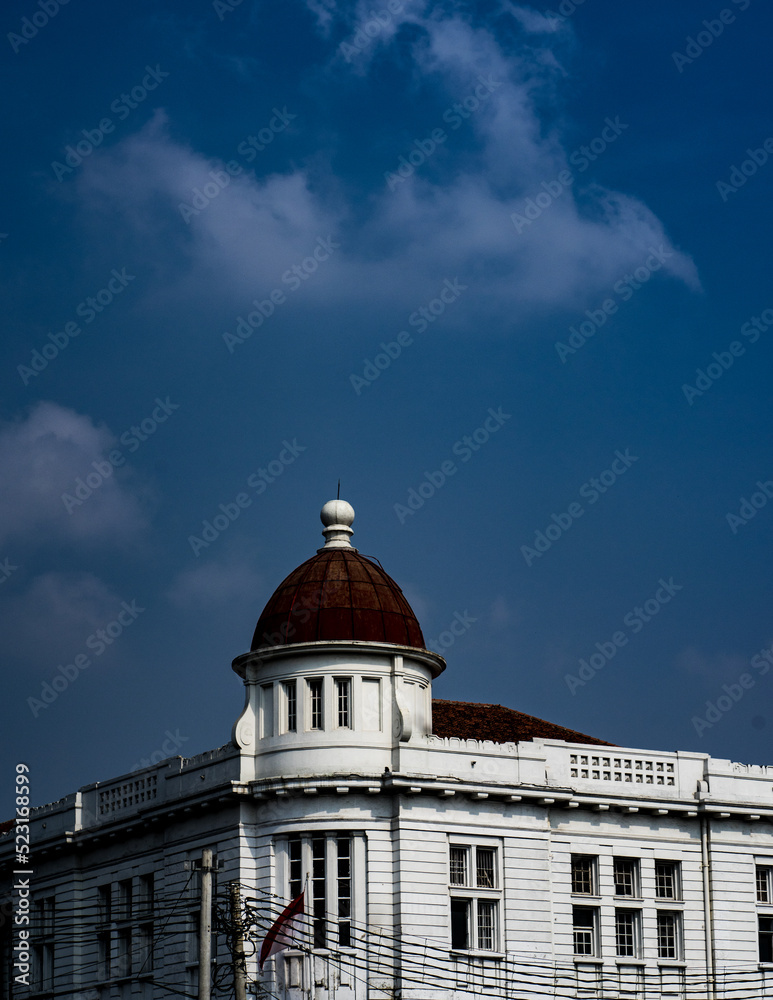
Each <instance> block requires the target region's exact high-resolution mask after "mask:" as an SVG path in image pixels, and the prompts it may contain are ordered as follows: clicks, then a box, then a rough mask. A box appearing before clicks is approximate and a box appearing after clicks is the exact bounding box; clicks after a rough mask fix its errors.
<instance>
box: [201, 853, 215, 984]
mask: <svg viewBox="0 0 773 1000" xmlns="http://www.w3.org/2000/svg"><path fill="white" fill-rule="evenodd" d="M211 980H212V851H210V850H209V848H206V847H205V848H204V850H203V851H202V852H201V912H200V914H199V1000H210V985H211Z"/></svg>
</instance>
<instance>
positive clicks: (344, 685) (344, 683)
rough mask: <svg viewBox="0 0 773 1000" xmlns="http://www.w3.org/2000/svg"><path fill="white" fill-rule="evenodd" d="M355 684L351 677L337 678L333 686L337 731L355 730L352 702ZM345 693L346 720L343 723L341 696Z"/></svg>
mask: <svg viewBox="0 0 773 1000" xmlns="http://www.w3.org/2000/svg"><path fill="white" fill-rule="evenodd" d="M352 691H353V684H352V678H351V677H335V678H334V684H333V697H334V698H335V704H334V705H333V718H334V720H335V728H336V729H354V711H353V710H354V705H353V702H352ZM342 692H345V696H344V697H345V713H346V720H345V721H344V722H341V695H342Z"/></svg>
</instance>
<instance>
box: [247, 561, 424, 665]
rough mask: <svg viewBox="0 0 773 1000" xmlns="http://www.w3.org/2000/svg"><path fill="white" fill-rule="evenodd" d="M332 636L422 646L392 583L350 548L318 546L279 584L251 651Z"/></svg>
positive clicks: (415, 623) (410, 614) (418, 631)
mask: <svg viewBox="0 0 773 1000" xmlns="http://www.w3.org/2000/svg"><path fill="white" fill-rule="evenodd" d="M336 639H341V640H355V641H360V642H389V643H393V644H394V645H397V646H413V647H414V648H415V649H425V648H426V646H425V644H424V636H423V635H422V634H421V628H420V627H419V623H418V621H417V620H416V616H415V615H414V613H413V611H412V610H411V606H410V605H409V604H408V602H407V601H406V599H405V597H404V596H403V592H402V591H401V590H400V588H399V587H398V586H397V584H396V583H395V581H394V580H393V579H392V578H391V577H390V576H388V575H387V574H386V573H385V572H384V570H383V569H382V568H381V567H380V566H379V565H378V564H377V563H375V562H373V561H371V560H370V559H367V558H366V557H365V556H363V555H361V554H360V553H359V552H358V551H357V550H356V549H354V548H349V547H344V548H323V549H321V550H320V551H319V552H318V553H317V554H316V555H315V556H312V557H311V559H307V560H306V562H305V563H302V565H300V566H299V567H298V568H297V569H296V570H294V571H293V572H292V573H291V574H290V575H289V576H288V577H287V578H286V579H285V580H284V581H283V582H282V583H280V584H279V586H278V587H277V589H276V590H275V591H274V594H273V596H272V597H271V599H270V600H269V602H268V604H267V605H266V606H265V608H264V609H263V614H262V615H261V616H260V618H259V620H258V624H257V627H256V629H255V635H254V636H253V639H252V646H251V649H252V650H255V649H259V648H260V647H265V646H289V645H291V644H293V643H296V642H317V641H324V640H336Z"/></svg>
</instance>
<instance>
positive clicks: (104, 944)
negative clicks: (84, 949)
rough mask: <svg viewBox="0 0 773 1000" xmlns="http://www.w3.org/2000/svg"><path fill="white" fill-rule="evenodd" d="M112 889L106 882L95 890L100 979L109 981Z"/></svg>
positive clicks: (110, 969) (111, 945) (111, 946)
mask: <svg viewBox="0 0 773 1000" xmlns="http://www.w3.org/2000/svg"><path fill="white" fill-rule="evenodd" d="M112 890H113V887H112V885H111V884H110V883H109V882H108V884H107V885H101V886H99V888H98V889H97V909H98V914H99V916H98V921H99V923H98V927H97V952H98V961H99V977H100V979H110V977H111V976H112V974H113V972H112V959H113V926H112V921H113V891H112Z"/></svg>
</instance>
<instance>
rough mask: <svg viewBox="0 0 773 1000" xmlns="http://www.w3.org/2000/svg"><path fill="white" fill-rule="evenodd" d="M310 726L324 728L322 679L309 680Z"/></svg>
mask: <svg viewBox="0 0 773 1000" xmlns="http://www.w3.org/2000/svg"><path fill="white" fill-rule="evenodd" d="M309 717H310V718H309V724H310V725H309V727H310V728H311V729H322V721H323V720H322V680H321V679H319V680H313V681H309Z"/></svg>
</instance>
